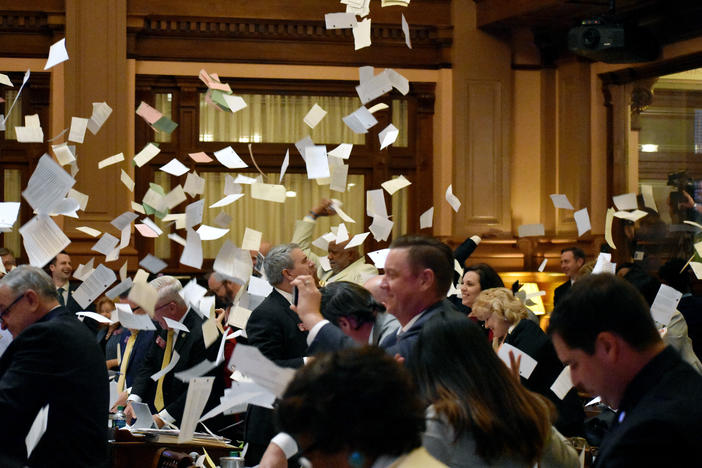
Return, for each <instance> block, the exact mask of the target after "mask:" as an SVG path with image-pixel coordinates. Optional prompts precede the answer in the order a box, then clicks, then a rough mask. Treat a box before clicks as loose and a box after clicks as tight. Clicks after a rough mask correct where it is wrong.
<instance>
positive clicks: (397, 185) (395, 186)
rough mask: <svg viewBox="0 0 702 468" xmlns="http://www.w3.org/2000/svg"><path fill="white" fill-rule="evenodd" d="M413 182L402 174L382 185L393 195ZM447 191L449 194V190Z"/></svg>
mask: <svg viewBox="0 0 702 468" xmlns="http://www.w3.org/2000/svg"><path fill="white" fill-rule="evenodd" d="M411 184H412V182H410V181H409V180H407V179H406V178H405V176H403V175H401V176H400V177H395V178H394V179H390V180H387V181H385V182H383V183H382V184H380V186H381V187H383V188H384V189H385V191H386V192H388V193H389V194H390V195H392V194H394V193H395V192H397V191H398V190H400V189H403V188H405V187H407V186H409V185H411ZM446 193H447V194H448V192H446ZM452 206H453V205H452ZM458 206H460V202H458Z"/></svg>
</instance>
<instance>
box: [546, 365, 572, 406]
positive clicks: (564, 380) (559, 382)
mask: <svg viewBox="0 0 702 468" xmlns="http://www.w3.org/2000/svg"><path fill="white" fill-rule="evenodd" d="M571 388H573V381H572V380H571V378H570V366H565V367H564V368H563V370H562V371H561V373H560V374H558V377H557V378H556V380H555V381H554V382H553V385H551V391H552V392H553V393H555V394H556V396H557V397H558V398H559V399H560V400H562V399H564V398H565V396H566V395H567V394H568V392H569V391H570V389H571Z"/></svg>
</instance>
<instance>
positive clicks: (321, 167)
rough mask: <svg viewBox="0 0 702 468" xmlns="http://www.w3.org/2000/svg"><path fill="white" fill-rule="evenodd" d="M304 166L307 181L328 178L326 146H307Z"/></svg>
mask: <svg viewBox="0 0 702 468" xmlns="http://www.w3.org/2000/svg"><path fill="white" fill-rule="evenodd" d="M305 164H306V167H307V178H308V179H320V178H323V177H329V175H330V174H329V161H328V159H327V147H326V146H307V147H306V148H305Z"/></svg>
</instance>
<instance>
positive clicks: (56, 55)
mask: <svg viewBox="0 0 702 468" xmlns="http://www.w3.org/2000/svg"><path fill="white" fill-rule="evenodd" d="M66 60H68V52H66V38H65V37H64V38H63V39H61V40H60V41H57V42H55V43H54V44H52V45H51V47H49V58H48V59H47V60H46V64H45V65H44V70H48V69H49V68H51V67H53V66H54V65H58V64H59V63H61V62H65V61H66Z"/></svg>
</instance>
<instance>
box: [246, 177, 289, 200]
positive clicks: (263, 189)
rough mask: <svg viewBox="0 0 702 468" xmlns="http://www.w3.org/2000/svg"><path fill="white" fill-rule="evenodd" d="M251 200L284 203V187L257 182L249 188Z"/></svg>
mask: <svg viewBox="0 0 702 468" xmlns="http://www.w3.org/2000/svg"><path fill="white" fill-rule="evenodd" d="M251 198H254V199H256V200H265V201H270V202H275V203H285V198H286V196H285V187H284V186H282V185H275V184H264V183H263V182H258V183H255V184H253V185H252V186H251Z"/></svg>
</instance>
